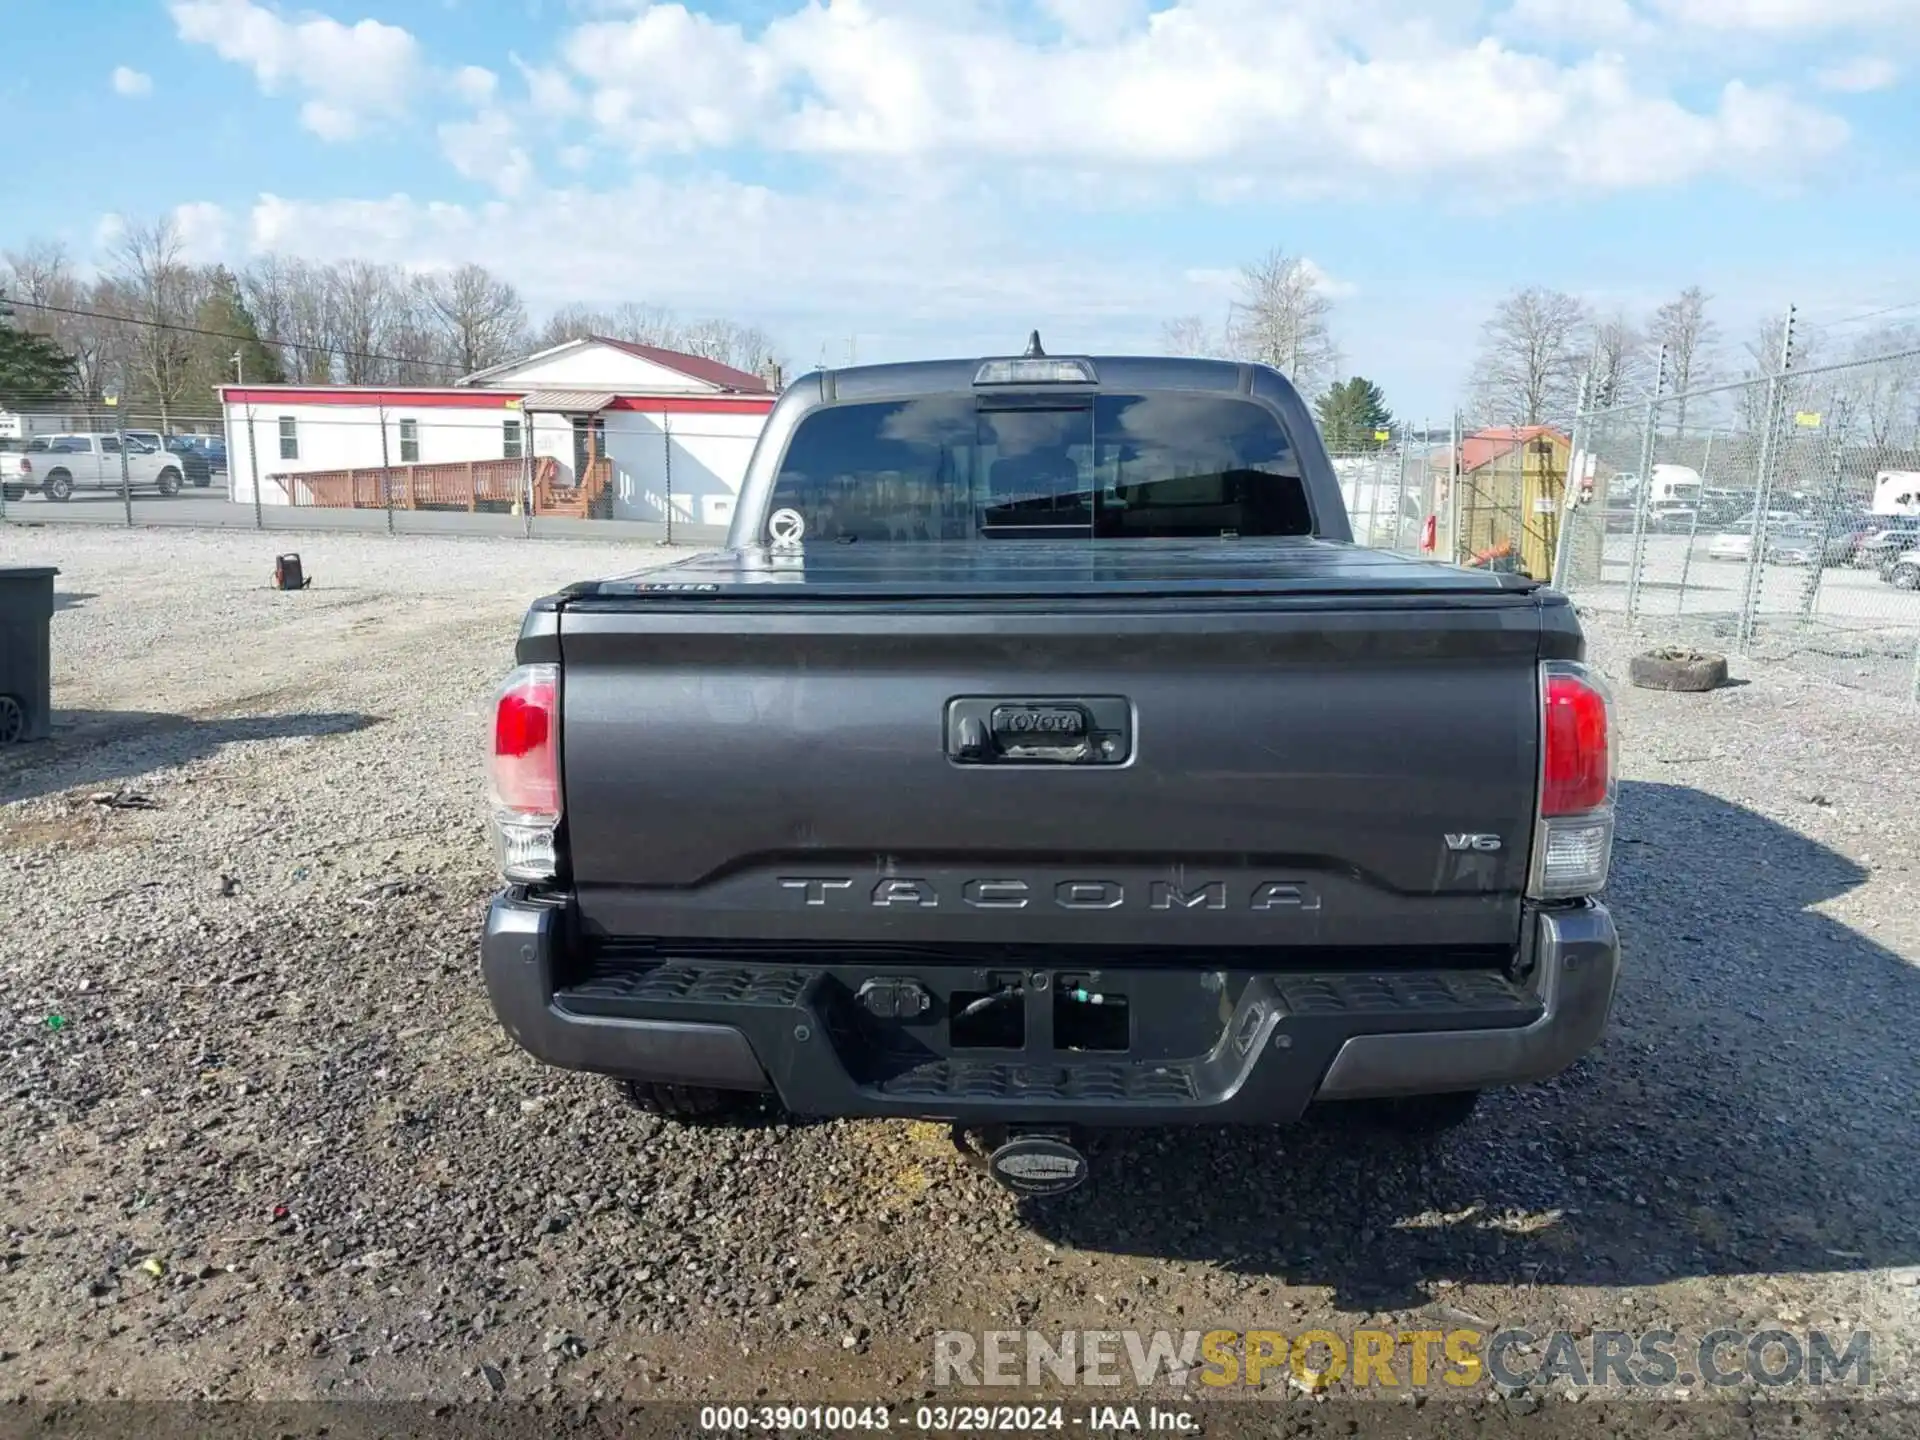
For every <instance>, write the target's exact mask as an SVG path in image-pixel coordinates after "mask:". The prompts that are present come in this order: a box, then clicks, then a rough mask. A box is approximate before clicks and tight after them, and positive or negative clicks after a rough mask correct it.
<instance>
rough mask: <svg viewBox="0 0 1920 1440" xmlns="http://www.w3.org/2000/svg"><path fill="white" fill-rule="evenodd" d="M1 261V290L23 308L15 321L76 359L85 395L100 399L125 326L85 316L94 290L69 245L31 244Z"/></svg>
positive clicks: (81, 388) (81, 389) (43, 242)
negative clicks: (112, 354) (111, 354)
mask: <svg viewBox="0 0 1920 1440" xmlns="http://www.w3.org/2000/svg"><path fill="white" fill-rule="evenodd" d="M0 261H4V269H0V288H4V289H5V290H6V292H7V294H8V296H9V297H10V298H11V299H12V301H13V302H14V304H15V305H16V306H17V307H18V308H17V313H16V315H15V321H16V323H18V324H19V325H20V326H21V327H22V328H23V329H26V330H29V331H32V332H33V333H34V334H36V335H45V336H47V337H48V338H49V339H50V340H52V341H53V342H54V343H55V344H57V345H58V346H59V347H60V348H61V349H62V350H64V351H66V352H67V354H68V355H70V356H72V357H73V365H74V375H75V378H76V379H77V380H78V381H79V384H80V393H81V394H82V395H84V396H98V395H99V393H100V390H101V387H102V385H103V384H104V383H105V381H106V380H107V379H108V376H107V375H106V373H105V362H106V359H107V356H108V354H109V352H110V351H112V350H113V348H114V344H115V342H116V341H118V340H119V339H121V338H123V337H122V336H121V335H120V333H119V331H120V328H121V327H120V326H119V325H118V323H117V322H115V321H112V320H104V321H103V320H100V319H97V318H95V317H94V316H92V315H90V314H87V313H84V312H87V311H90V310H93V309H95V308H96V307H95V306H94V304H93V303H92V302H93V298H94V297H93V295H92V293H91V292H92V288H93V287H91V286H89V285H87V284H85V283H83V282H82V281H81V280H80V278H79V277H78V276H77V275H76V274H75V273H74V268H73V263H72V261H71V260H70V259H69V258H68V256H67V252H66V247H65V246H63V245H61V244H59V243H58V242H57V241H49V240H38V241H29V242H28V243H27V244H26V245H24V246H22V247H21V248H20V249H18V250H9V251H7V252H6V254H5V255H4V256H3V257H0Z"/></svg>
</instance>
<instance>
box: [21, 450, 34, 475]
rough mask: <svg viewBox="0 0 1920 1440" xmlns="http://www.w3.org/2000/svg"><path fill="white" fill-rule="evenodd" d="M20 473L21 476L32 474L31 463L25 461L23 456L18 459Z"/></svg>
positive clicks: (27, 460)
mask: <svg viewBox="0 0 1920 1440" xmlns="http://www.w3.org/2000/svg"><path fill="white" fill-rule="evenodd" d="M20 473H21V474H22V475H31V474H32V473H33V461H31V460H29V459H27V457H26V456H24V455H22V456H21V457H20Z"/></svg>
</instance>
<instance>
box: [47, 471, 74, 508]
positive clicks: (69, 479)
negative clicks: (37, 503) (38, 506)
mask: <svg viewBox="0 0 1920 1440" xmlns="http://www.w3.org/2000/svg"><path fill="white" fill-rule="evenodd" d="M40 493H41V494H42V495H44V496H46V497H47V499H49V500H61V501H65V500H71V499H72V498H73V476H71V475H69V474H68V473H67V472H66V471H65V470H54V471H51V472H50V473H49V474H48V475H47V483H46V484H45V485H44V486H42V487H41V489H40Z"/></svg>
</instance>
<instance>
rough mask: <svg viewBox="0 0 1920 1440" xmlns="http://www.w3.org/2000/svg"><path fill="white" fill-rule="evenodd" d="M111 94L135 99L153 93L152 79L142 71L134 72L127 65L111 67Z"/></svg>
mask: <svg viewBox="0 0 1920 1440" xmlns="http://www.w3.org/2000/svg"><path fill="white" fill-rule="evenodd" d="M113 93H114V94H116V95H125V96H127V97H128V98H130V99H131V98H137V97H139V96H142V95H151V94H152V93H153V77H152V76H151V75H149V74H147V73H146V72H145V71H144V70H135V69H133V68H132V67H131V66H129V65H116V66H114V67H113Z"/></svg>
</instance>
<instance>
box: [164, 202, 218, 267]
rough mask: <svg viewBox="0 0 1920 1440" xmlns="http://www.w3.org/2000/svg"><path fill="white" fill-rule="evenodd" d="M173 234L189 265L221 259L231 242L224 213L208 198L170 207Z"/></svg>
mask: <svg viewBox="0 0 1920 1440" xmlns="http://www.w3.org/2000/svg"><path fill="white" fill-rule="evenodd" d="M173 228H174V233H175V234H177V235H178V236H179V237H180V249H181V253H182V255H183V256H184V258H185V259H186V260H187V262H188V263H189V264H194V265H203V264H210V263H212V262H213V261H216V260H220V259H222V258H224V257H225V256H226V254H227V252H228V249H229V247H230V246H231V244H232V225H231V221H230V219H229V217H228V215H227V212H226V211H225V210H224V209H222V208H221V207H220V206H218V205H215V204H214V203H213V202H211V201H208V200H196V201H192V202H190V203H188V204H185V205H176V206H175V207H174V209H173Z"/></svg>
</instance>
